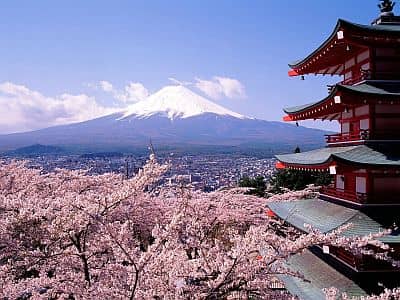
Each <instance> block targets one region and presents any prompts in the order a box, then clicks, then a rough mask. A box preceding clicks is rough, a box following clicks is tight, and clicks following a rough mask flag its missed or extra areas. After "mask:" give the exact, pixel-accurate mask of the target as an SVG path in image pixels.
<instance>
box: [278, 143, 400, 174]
mask: <svg viewBox="0 0 400 300" xmlns="http://www.w3.org/2000/svg"><path fill="white" fill-rule="evenodd" d="M399 153H400V144H390V145H387V144H377V145H368V146H367V145H360V146H348V147H333V148H322V149H317V150H313V151H308V152H302V153H295V154H285V155H276V158H277V159H278V161H279V162H278V164H279V168H281V169H282V168H291V169H299V170H319V169H321V170H323V169H328V168H329V166H331V165H336V163H337V162H339V163H343V164H346V165H359V166H373V167H384V168H389V167H391V168H395V169H400V154H399ZM399 171H400V170H399Z"/></svg>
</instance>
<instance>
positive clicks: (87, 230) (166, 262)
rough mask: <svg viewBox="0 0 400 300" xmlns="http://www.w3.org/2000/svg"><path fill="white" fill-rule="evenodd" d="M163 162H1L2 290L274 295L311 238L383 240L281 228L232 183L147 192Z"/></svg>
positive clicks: (12, 294) (76, 295) (356, 244)
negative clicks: (207, 189)
mask: <svg viewBox="0 0 400 300" xmlns="http://www.w3.org/2000/svg"><path fill="white" fill-rule="evenodd" d="M167 169H168V165H160V164H158V162H157V161H156V159H155V157H154V155H152V156H151V157H150V160H149V161H148V163H147V164H146V165H145V166H144V167H143V169H141V170H140V172H139V173H138V174H137V175H136V176H135V177H134V178H132V179H129V180H127V179H124V178H123V177H122V176H121V175H117V174H104V175H96V176H89V175H87V174H86V173H85V172H84V171H68V170H57V171H56V172H54V173H46V174H44V173H42V172H41V171H40V170H34V169H29V168H27V167H25V165H24V163H21V162H11V163H5V162H0V298H1V299H2V298H5V299H228V298H232V297H234V295H236V294H237V293H238V292H240V294H241V295H245V297H250V295H251V296H252V297H258V298H265V297H272V298H273V296H274V293H276V292H275V291H274V290H272V289H271V287H270V284H269V283H270V282H271V281H274V280H276V276H277V275H279V274H286V275H291V276H297V277H300V278H302V274H300V273H296V272H293V271H291V270H290V269H288V268H287V267H286V266H285V261H286V260H287V259H288V258H289V257H290V256H292V255H295V254H296V253H301V252H302V251H304V250H305V249H307V248H308V247H310V246H313V245H335V246H343V247H346V248H349V249H350V250H356V249H358V248H360V247H363V246H365V245H368V244H371V243H375V244H374V245H375V246H377V247H381V248H384V245H381V244H379V243H377V242H376V238H377V237H378V236H377V235H371V236H367V237H364V238H362V239H360V238H354V239H352V238H343V236H342V235H341V233H342V232H343V230H346V228H347V227H343V228H339V229H338V230H336V231H334V232H331V233H329V234H322V233H320V232H318V231H316V230H312V229H311V228H310V230H309V233H300V232H298V231H296V230H294V229H293V228H287V227H285V226H282V225H283V224H282V222H281V221H279V220H276V219H274V218H273V217H271V216H269V215H268V214H267V213H266V209H265V205H266V201H265V199H262V198H257V197H255V196H250V195H244V194H242V193H240V191H238V190H235V191H219V192H214V193H202V192H196V191H191V190H189V189H186V188H184V187H179V188H177V189H175V190H161V191H160V192H158V193H156V194H155V193H151V187H152V186H154V185H155V184H157V181H158V179H159V178H160V176H161V175H162V174H163V173H164V172H166V170H167ZM307 193H308V192H307ZM281 200H285V198H284V197H283V198H282V199H281ZM277 228H278V229H279V230H277ZM333 291H334V290H333V289H332V290H329V291H328V292H327V297H329V295H331V294H333V293H334V292H333ZM398 294H399V293H398V292H397V295H398ZM290 297H291V296H289V295H288V299H290ZM330 299H333V298H330ZM374 299H375V298H374ZM376 299H386V298H376Z"/></svg>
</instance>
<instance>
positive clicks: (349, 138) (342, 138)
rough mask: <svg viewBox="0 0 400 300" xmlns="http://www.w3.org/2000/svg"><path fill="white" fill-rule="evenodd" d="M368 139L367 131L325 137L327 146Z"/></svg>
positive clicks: (368, 132) (368, 133)
mask: <svg viewBox="0 0 400 300" xmlns="http://www.w3.org/2000/svg"><path fill="white" fill-rule="evenodd" d="M369 139H370V131H369V130H360V131H358V132H350V133H336V134H327V135H325V140H326V142H327V143H328V144H338V143H341V144H342V143H351V142H360V141H364V140H369Z"/></svg>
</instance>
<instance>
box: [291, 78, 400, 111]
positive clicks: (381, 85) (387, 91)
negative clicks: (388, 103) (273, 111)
mask: <svg viewBox="0 0 400 300" xmlns="http://www.w3.org/2000/svg"><path fill="white" fill-rule="evenodd" d="M338 92H342V93H346V92H347V93H351V94H354V93H355V94H360V95H364V96H387V97H391V98H393V100H396V101H399V100H400V98H399V96H400V81H398V80H393V81H374V80H367V81H364V82H362V83H361V84H358V85H353V86H351V85H342V84H337V85H335V87H334V88H333V89H332V91H331V92H330V93H329V95H328V96H327V97H326V98H324V99H322V100H320V101H316V102H312V103H309V104H304V105H300V106H295V107H289V108H285V109H284V112H285V113H287V114H297V113H301V112H304V111H306V110H309V109H313V108H315V107H317V106H320V105H321V104H323V103H325V102H327V101H328V100H331V99H333V98H334V96H335V95H336V94H338Z"/></svg>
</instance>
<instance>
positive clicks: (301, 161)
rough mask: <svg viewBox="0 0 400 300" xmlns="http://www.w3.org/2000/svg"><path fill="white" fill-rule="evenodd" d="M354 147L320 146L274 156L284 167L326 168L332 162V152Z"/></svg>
mask: <svg viewBox="0 0 400 300" xmlns="http://www.w3.org/2000/svg"><path fill="white" fill-rule="evenodd" d="M355 147H356V146H351V147H335V148H321V149H317V150H312V151H307V152H301V153H294V154H283V155H276V156H275V157H276V158H277V159H278V161H279V162H281V163H282V164H283V165H284V166H285V167H292V168H307V167H309V168H314V169H326V168H328V167H329V165H330V164H331V163H332V154H334V153H340V152H345V151H348V150H349V149H353V148H355Z"/></svg>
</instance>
